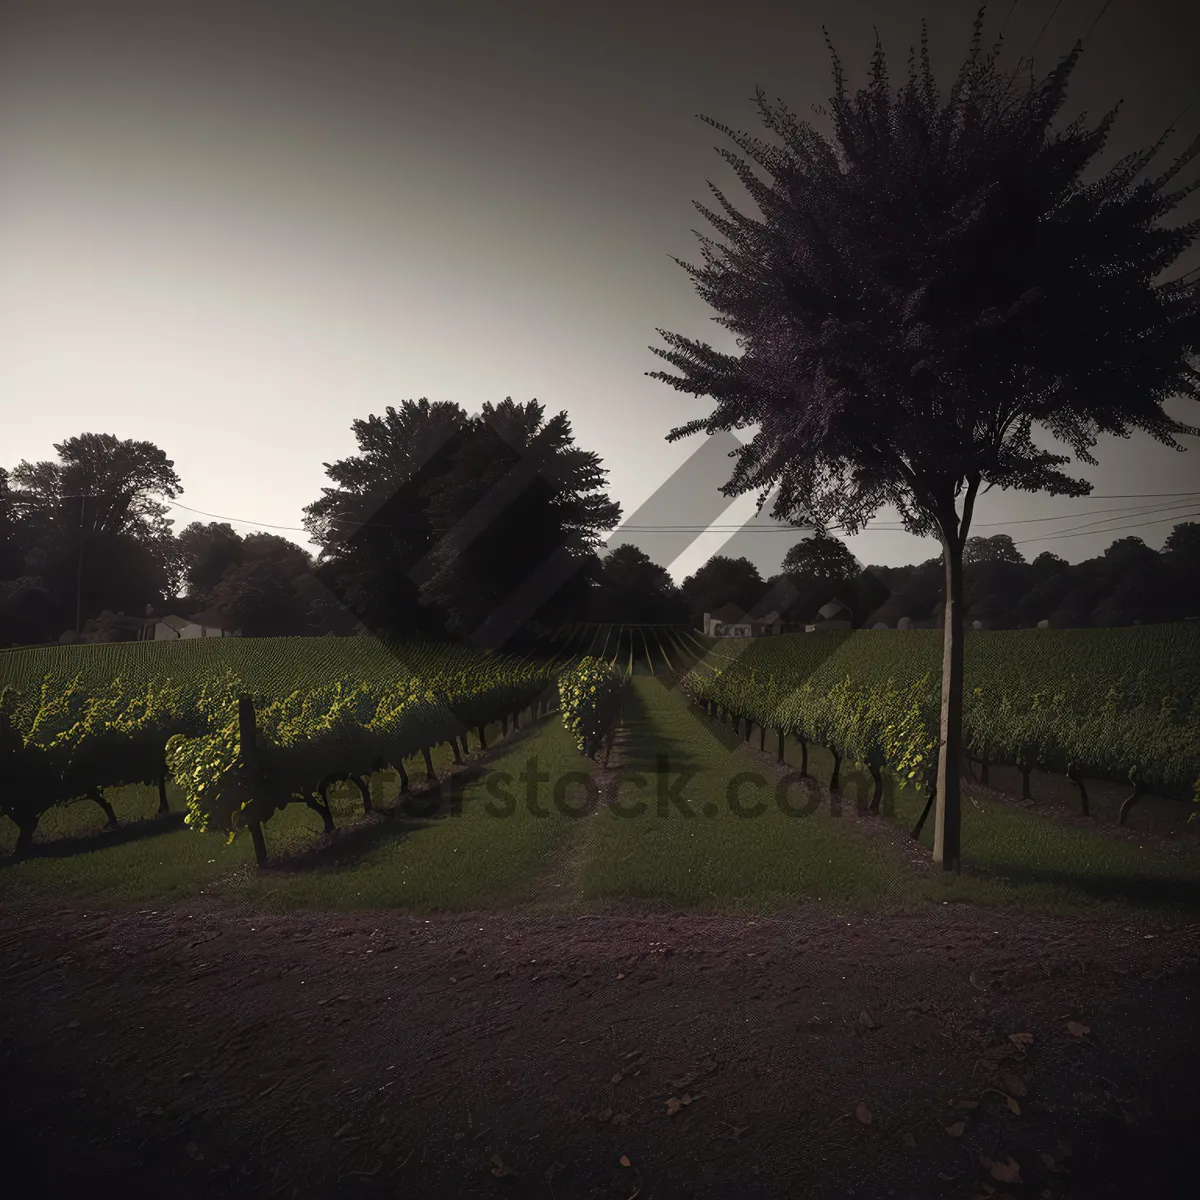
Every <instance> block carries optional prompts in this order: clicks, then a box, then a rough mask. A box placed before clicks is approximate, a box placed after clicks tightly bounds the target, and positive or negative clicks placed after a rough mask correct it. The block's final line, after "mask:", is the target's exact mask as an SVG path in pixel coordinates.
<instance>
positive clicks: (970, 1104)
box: [958, 1100, 979, 1108]
mask: <svg viewBox="0 0 1200 1200" xmlns="http://www.w3.org/2000/svg"><path fill="white" fill-rule="evenodd" d="M958 1107H959V1108H978V1107H979V1101H978V1100H960V1101H959V1102H958Z"/></svg>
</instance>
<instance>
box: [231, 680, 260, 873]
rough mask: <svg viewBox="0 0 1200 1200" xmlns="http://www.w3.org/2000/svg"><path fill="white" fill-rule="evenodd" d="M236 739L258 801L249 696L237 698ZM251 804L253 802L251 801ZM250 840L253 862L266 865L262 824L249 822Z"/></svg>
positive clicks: (251, 711) (255, 750)
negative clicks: (252, 848)
mask: <svg viewBox="0 0 1200 1200" xmlns="http://www.w3.org/2000/svg"><path fill="white" fill-rule="evenodd" d="M238 738H239V740H240V743H241V748H242V762H244V763H245V764H246V770H247V773H248V775H249V777H250V781H251V787H252V789H253V797H254V800H258V799H259V798H260V797H259V792H260V790H261V785H260V782H259V778H258V733H257V731H256V729H255V725H254V700H253V699H252V698H251V697H250V696H245V695H243V696H239V697H238ZM252 802H253V801H252ZM247 828H248V829H249V830H250V840H251V841H252V842H253V843H254V861H255V862H256V863H257V864H258V865H259V866H260V867H265V866H266V865H267V842H266V839H265V838H264V837H263V830H262V822H261V821H249V822H248V823H247Z"/></svg>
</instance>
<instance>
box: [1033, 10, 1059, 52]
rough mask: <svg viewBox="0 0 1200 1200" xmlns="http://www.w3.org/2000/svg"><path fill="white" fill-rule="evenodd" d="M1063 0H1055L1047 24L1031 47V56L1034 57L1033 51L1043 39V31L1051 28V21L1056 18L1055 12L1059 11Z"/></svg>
mask: <svg viewBox="0 0 1200 1200" xmlns="http://www.w3.org/2000/svg"><path fill="white" fill-rule="evenodd" d="M1061 4H1062V0H1054V7H1053V8H1052V9H1051V10H1050V15H1049V16H1048V17H1047V18H1046V23H1045V25H1043V26H1042V32H1041V33H1039V34H1038V35H1037V37H1035V38H1034V39H1033V45H1032V46H1030V47H1029V57H1030V58H1032V57H1033V52H1034V51H1035V50H1036V49H1037V44H1038V42H1040V41H1041V40H1042V33H1045V32H1046V30H1047V29H1049V28H1050V22H1051V21H1053V20H1054V14H1055V13H1056V12H1058V10H1059V6H1060V5H1061Z"/></svg>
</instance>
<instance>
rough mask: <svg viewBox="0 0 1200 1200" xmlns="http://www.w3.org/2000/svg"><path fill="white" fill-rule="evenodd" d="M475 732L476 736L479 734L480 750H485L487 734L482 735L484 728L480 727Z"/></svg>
mask: <svg viewBox="0 0 1200 1200" xmlns="http://www.w3.org/2000/svg"><path fill="white" fill-rule="evenodd" d="M475 732H476V733H477V734H479V748H480V750H486V749H487V734H486V733H484V727H483V726H482V725H480V727H479V728H478V729H477V730H476V731H475Z"/></svg>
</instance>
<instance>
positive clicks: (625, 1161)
mask: <svg viewBox="0 0 1200 1200" xmlns="http://www.w3.org/2000/svg"><path fill="white" fill-rule="evenodd" d="M629 1165H630V1162H629V1156H628V1155H627V1154H622V1155H621V1166H623V1167H628V1166H629Z"/></svg>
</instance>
